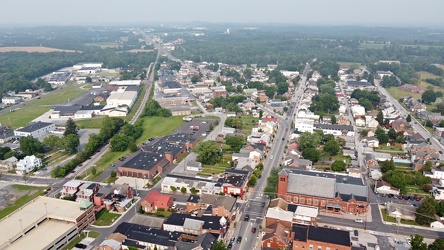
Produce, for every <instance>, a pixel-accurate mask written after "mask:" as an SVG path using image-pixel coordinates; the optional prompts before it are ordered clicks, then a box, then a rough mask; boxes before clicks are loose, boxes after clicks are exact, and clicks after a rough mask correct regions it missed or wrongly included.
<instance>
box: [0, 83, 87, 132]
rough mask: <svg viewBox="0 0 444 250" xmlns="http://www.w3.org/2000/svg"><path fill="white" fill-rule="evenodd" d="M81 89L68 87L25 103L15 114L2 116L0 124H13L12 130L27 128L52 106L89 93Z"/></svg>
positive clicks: (0, 116) (77, 86)
mask: <svg viewBox="0 0 444 250" xmlns="http://www.w3.org/2000/svg"><path fill="white" fill-rule="evenodd" d="M80 87H81V85H68V86H66V87H64V88H63V89H62V90H59V91H57V92H53V93H49V94H47V95H45V96H42V97H41V99H38V100H35V101H32V102H30V103H25V105H22V106H21V107H20V109H17V110H16V111H14V112H8V113H4V114H2V115H0V123H1V124H7V125H9V122H11V127H12V128H19V127H24V126H27V125H28V124H29V122H31V121H32V120H34V119H35V118H37V117H39V116H40V115H42V114H44V113H45V112H47V111H48V110H49V109H50V108H51V107H52V106H54V105H56V104H58V103H61V102H66V101H68V100H69V99H73V98H75V97H77V96H78V95H80V94H82V93H84V92H86V91H88V90H87V89H82V88H80Z"/></svg>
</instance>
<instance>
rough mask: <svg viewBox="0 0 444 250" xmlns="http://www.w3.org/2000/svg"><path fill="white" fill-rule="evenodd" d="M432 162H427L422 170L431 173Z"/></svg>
mask: <svg viewBox="0 0 444 250" xmlns="http://www.w3.org/2000/svg"><path fill="white" fill-rule="evenodd" d="M432 165H433V164H432V162H431V161H426V163H425V164H424V167H423V168H422V170H424V171H431V170H432Z"/></svg>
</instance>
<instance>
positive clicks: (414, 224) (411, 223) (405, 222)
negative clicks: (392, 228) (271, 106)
mask: <svg viewBox="0 0 444 250" xmlns="http://www.w3.org/2000/svg"><path fill="white" fill-rule="evenodd" d="M381 213H382V219H383V220H384V221H387V222H392V223H397V221H396V219H395V218H393V217H390V216H387V211H386V210H385V209H384V208H382V209H381ZM400 222H401V224H405V225H413V226H420V225H418V223H416V221H412V220H401V221H400Z"/></svg>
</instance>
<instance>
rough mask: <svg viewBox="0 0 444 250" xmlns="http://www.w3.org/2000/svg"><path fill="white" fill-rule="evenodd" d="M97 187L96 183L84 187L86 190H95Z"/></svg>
mask: <svg viewBox="0 0 444 250" xmlns="http://www.w3.org/2000/svg"><path fill="white" fill-rule="evenodd" d="M98 185H99V184H97V183H91V184H89V185H88V186H87V187H86V189H94V188H96V187H97V186H98Z"/></svg>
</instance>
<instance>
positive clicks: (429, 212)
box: [415, 197, 436, 225]
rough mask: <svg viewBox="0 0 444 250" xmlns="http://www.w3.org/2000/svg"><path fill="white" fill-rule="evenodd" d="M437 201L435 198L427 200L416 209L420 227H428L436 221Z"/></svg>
mask: <svg viewBox="0 0 444 250" xmlns="http://www.w3.org/2000/svg"><path fill="white" fill-rule="evenodd" d="M435 214H436V201H435V199H434V198H433V197H428V198H426V199H425V200H424V201H423V202H422V203H421V205H419V207H418V209H416V219H415V221H416V222H417V223H418V224H420V225H426V224H427V225H428V224H430V223H431V222H433V221H434V220H435Z"/></svg>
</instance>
